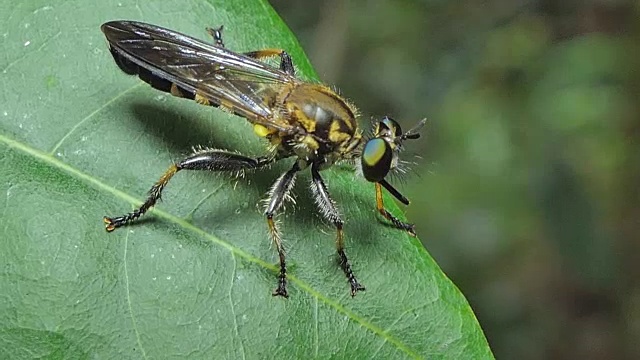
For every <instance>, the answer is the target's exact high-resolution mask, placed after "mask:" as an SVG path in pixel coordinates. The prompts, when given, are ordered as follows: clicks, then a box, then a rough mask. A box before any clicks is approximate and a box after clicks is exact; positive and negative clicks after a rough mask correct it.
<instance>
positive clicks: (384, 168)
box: [360, 138, 393, 182]
mask: <svg viewBox="0 0 640 360" xmlns="http://www.w3.org/2000/svg"><path fill="white" fill-rule="evenodd" d="M392 159H393V150H392V149H391V146H390V145H389V144H388V143H387V142H386V141H385V140H383V139H380V138H375V139H371V140H369V141H367V143H366V144H365V145H364V150H363V151H362V158H361V159H360V161H361V164H362V173H363V174H364V177H365V179H367V180H368V181H371V182H378V181H382V180H383V179H384V178H385V176H387V174H388V173H389V170H391V161H392Z"/></svg>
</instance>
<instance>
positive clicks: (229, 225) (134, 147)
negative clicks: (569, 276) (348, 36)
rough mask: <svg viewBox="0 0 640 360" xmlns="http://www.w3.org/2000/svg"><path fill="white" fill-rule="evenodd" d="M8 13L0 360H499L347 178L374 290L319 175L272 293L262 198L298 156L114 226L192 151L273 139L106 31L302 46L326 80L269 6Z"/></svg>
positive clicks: (210, 184) (243, 147)
mask: <svg viewBox="0 0 640 360" xmlns="http://www.w3.org/2000/svg"><path fill="white" fill-rule="evenodd" d="M0 14H1V15H0V19H1V22H2V24H3V27H2V34H1V35H2V38H1V40H0V41H2V49H1V50H2V51H1V53H2V57H1V59H0V69H1V70H2V72H1V73H0V77H1V79H2V84H3V88H2V96H1V101H0V148H1V150H0V151H2V152H1V154H2V155H1V156H0V163H1V165H2V172H1V173H0V194H1V195H0V204H2V205H3V206H2V208H1V210H0V214H2V215H1V219H0V224H1V225H2V236H1V238H0V294H1V295H0V298H1V299H2V300H1V301H0V358H10V357H11V358H27V357H29V358H32V357H54V358H66V359H74V358H88V357H91V358H178V357H180V358H182V357H186V356H190V357H194V358H201V357H203V358H240V357H246V358H308V357H317V358H330V357H333V358H373V357H376V358H454V359H464V358H467V359H481V358H492V355H491V351H490V350H489V347H488V345H487V342H486V340H485V338H484V336H483V334H482V332H481V330H480V327H479V325H478V323H477V321H476V319H475V317H474V315H473V313H472V311H471V309H470V307H469V305H468V303H467V302H466V300H465V299H464V297H463V296H462V294H461V293H460V292H459V291H458V289H456V287H455V286H454V285H453V284H452V283H451V282H450V281H449V280H448V279H447V278H446V276H445V275H444V274H443V273H442V271H441V270H440V269H439V268H438V266H437V265H436V264H435V262H434V261H433V259H432V258H431V257H430V256H429V255H428V254H427V253H426V251H425V250H424V248H423V247H422V245H421V244H420V242H419V241H418V240H417V239H415V238H411V237H409V236H408V235H406V234H404V233H402V232H400V231H397V230H395V229H391V228H390V227H388V226H385V225H384V224H383V223H382V222H381V221H380V220H379V219H378V216H377V214H376V211H375V201H374V189H373V186H372V185H371V184H368V183H366V182H365V181H363V180H361V179H359V178H356V177H354V175H353V173H352V172H350V171H347V170H346V169H341V168H335V169H329V170H327V171H326V172H325V178H326V181H327V183H328V186H329V188H330V191H331V192H332V194H333V197H334V198H335V199H336V201H337V202H338V204H339V206H340V208H341V210H342V212H343V213H344V216H345V219H346V226H345V232H346V241H347V253H348V254H349V256H350V258H351V260H352V264H353V267H354V270H355V271H356V274H357V275H358V276H359V280H360V281H361V282H362V283H363V284H364V285H366V286H367V291H366V292H364V293H360V294H358V296H356V297H355V298H351V296H350V295H349V287H348V284H347V282H346V279H345V278H344V275H343V274H342V271H341V270H340V268H339V267H338V266H337V264H336V260H335V248H334V244H333V242H334V236H335V233H334V229H333V228H332V227H331V226H330V225H327V224H325V223H323V222H322V221H321V220H320V218H319V217H318V216H317V215H315V214H316V212H315V208H314V205H313V202H312V201H311V199H310V197H309V195H308V186H306V185H305V183H307V182H308V180H309V177H308V174H307V175H305V176H302V177H301V178H299V180H298V186H297V187H296V194H297V196H298V197H297V205H296V206H295V211H293V210H294V209H292V207H291V206H289V208H287V209H286V210H287V211H286V212H285V213H284V214H282V215H281V216H280V220H281V222H282V229H283V231H284V238H285V244H286V247H287V250H288V261H289V264H290V266H289V273H290V278H289V279H290V285H289V294H290V298H289V299H282V298H274V297H272V296H271V291H272V289H273V288H274V287H275V285H276V271H277V267H276V266H275V264H276V262H277V257H276V254H275V251H274V249H272V246H271V244H270V243H269V240H268V236H267V232H266V222H265V220H264V218H263V216H262V215H261V206H260V205H259V200H260V199H261V198H263V197H264V194H265V192H266V191H267V189H268V188H269V186H270V184H271V182H272V181H273V180H274V179H275V178H276V177H277V176H278V174H279V171H282V170H283V169H285V168H286V167H287V166H288V163H286V161H285V163H286V164H282V165H280V166H276V167H274V168H273V169H271V170H269V171H266V172H260V173H258V174H255V175H251V176H249V177H248V178H247V179H245V180H239V181H235V180H229V179H228V178H227V177H225V176H223V175H220V174H214V173H205V172H198V173H188V172H181V173H179V174H178V175H177V176H176V177H175V178H174V180H173V181H172V182H171V184H170V185H169V186H168V187H167V190H166V192H165V196H164V202H163V203H162V204H160V205H159V206H158V207H157V208H156V209H154V210H153V211H151V212H150V213H149V214H148V215H147V216H145V220H144V221H140V222H139V223H138V224H136V225H135V226H130V227H127V228H123V229H118V230H117V231H115V232H113V233H107V232H106V231H105V230H104V224H103V223H102V216H104V215H120V214H122V213H125V212H127V211H130V210H131V209H132V208H133V207H134V206H136V205H138V204H140V202H141V201H142V200H143V199H144V197H145V194H146V191H147V190H148V188H149V187H150V185H151V184H152V183H153V182H154V181H156V180H157V178H158V177H159V176H160V175H161V174H162V172H163V171H164V170H165V169H166V168H167V167H168V165H169V164H170V163H171V161H174V160H177V159H180V157H181V156H182V155H184V154H186V153H188V152H189V150H190V147H191V146H192V145H198V144H200V145H205V146H215V147H219V148H227V149H234V150H238V151H242V152H244V153H248V154H253V155H256V154H260V153H261V151H264V144H263V143H261V142H260V140H259V139H258V138H257V137H256V136H255V135H254V134H253V132H252V130H251V127H250V126H249V124H248V123H247V122H246V121H244V120H242V119H240V118H237V117H234V116H231V115H227V114H224V113H222V112H221V111H219V110H217V109H212V108H207V107H204V106H198V105H197V104H195V103H193V102H190V101H186V100H182V99H178V98H173V97H171V96H167V95H165V94H163V93H159V92H157V91H154V90H153V89H151V88H150V87H149V86H147V85H146V84H143V83H142V82H140V81H139V80H137V79H136V78H134V77H129V76H126V75H124V74H123V73H122V72H121V71H120V70H118V68H117V67H116V65H115V64H114V62H113V60H112V58H111V56H110V54H109V52H108V50H107V46H106V41H105V39H104V37H103V35H102V33H101V32H100V30H99V26H100V24H102V23H103V22H105V21H108V20H115V19H133V20H141V21H145V22H149V23H153V24H158V25H161V26H165V27H169V28H173V29H176V30H178V31H180V32H184V33H187V34H192V35H194V36H197V37H200V38H203V39H205V38H207V34H206V32H205V31H204V28H205V26H215V25H218V24H224V25H225V33H224V35H225V42H226V44H227V46H228V47H229V48H231V49H236V50H238V51H248V50H254V49H257V48H264V47H281V48H284V49H287V50H289V51H290V53H291V54H292V57H293V59H294V61H295V63H296V64H297V66H298V69H299V71H300V72H301V73H303V74H304V75H306V76H308V77H310V78H315V75H314V73H313V71H312V69H311V67H310V65H309V62H308V61H307V59H306V58H305V56H304V54H303V52H302V50H301V49H300V46H299V45H298V43H297V42H296V40H295V39H294V37H293V36H292V35H291V33H290V31H289V30H288V29H287V27H286V26H285V25H284V24H283V22H282V21H281V20H280V19H279V18H278V16H277V15H276V14H275V13H274V11H273V10H272V9H271V7H270V6H269V5H268V4H267V3H266V2H263V1H243V2H241V1H236V2H231V1H222V0H220V1H205V0H188V1H168V0H165V1H147V2H145V1H140V2H126V1H124V0H123V1H121V2H118V1H111V0H109V1H80V0H72V1H60V2H53V3H52V2H48V1H47V2H46V1H27V2H22V1H15V2H10V1H4V2H3V3H2V4H0ZM386 203H387V205H388V206H389V207H390V208H391V211H393V212H394V213H396V214H399V213H400V210H399V209H398V208H397V207H396V206H395V205H394V204H393V202H392V201H391V199H389V198H387V202H386ZM430 241H436V240H430Z"/></svg>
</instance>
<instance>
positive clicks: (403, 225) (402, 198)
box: [376, 180, 416, 236]
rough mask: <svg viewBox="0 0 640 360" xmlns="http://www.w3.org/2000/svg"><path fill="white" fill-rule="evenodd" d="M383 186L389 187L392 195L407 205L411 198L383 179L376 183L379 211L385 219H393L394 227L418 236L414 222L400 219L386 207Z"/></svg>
mask: <svg viewBox="0 0 640 360" xmlns="http://www.w3.org/2000/svg"><path fill="white" fill-rule="evenodd" d="M383 186H384V188H385V189H387V191H389V193H391V195H393V196H394V197H395V198H396V199H398V200H400V202H402V203H403V204H405V205H409V199H407V198H406V197H405V196H404V195H402V194H400V192H399V191H398V190H396V189H395V188H394V187H393V186H391V184H389V183H388V182H387V181H386V180H382V181H380V182H377V183H376V207H377V208H378V212H379V213H380V215H382V216H384V218H385V219H387V220H389V221H391V223H392V224H393V226H394V227H396V228H398V229H401V230H404V231H406V232H408V233H409V235H411V236H416V231H415V228H414V225H413V224H409V223H406V222H403V221H400V220H399V219H398V218H396V217H395V216H393V215H391V213H390V212H388V211H387V209H385V208H384V203H383V202H382V187H383Z"/></svg>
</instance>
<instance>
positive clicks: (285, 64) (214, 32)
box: [207, 25, 296, 75]
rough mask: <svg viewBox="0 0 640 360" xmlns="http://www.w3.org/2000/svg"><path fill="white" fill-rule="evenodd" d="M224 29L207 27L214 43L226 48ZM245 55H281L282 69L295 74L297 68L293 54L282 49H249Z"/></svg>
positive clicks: (264, 56)
mask: <svg viewBox="0 0 640 360" xmlns="http://www.w3.org/2000/svg"><path fill="white" fill-rule="evenodd" d="M222 30H223V26H222V25H220V27H218V28H210V27H208V28H207V32H208V33H209V35H211V37H212V38H213V43H214V44H215V45H216V46H218V47H221V48H224V47H225V46H224V41H222ZM243 55H245V56H248V57H250V58H253V59H258V60H259V59H265V58H270V57H275V56H279V57H280V70H282V71H284V72H286V73H287V74H289V75H295V74H296V70H295V68H294V67H293V60H291V56H290V55H289V54H288V53H287V52H286V51H284V50H282V49H263V50H256V51H249V52H245V53H243Z"/></svg>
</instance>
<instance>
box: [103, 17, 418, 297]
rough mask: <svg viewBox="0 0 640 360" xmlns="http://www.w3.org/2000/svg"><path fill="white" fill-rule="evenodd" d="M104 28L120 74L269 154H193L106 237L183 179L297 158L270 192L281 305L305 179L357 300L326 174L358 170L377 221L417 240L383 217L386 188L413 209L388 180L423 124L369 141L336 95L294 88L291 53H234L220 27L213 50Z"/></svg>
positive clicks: (137, 25) (376, 129) (168, 36)
mask: <svg viewBox="0 0 640 360" xmlns="http://www.w3.org/2000/svg"><path fill="white" fill-rule="evenodd" d="M101 28H102V32H103V33H104V34H105V36H106V38H107V41H108V43H109V49H110V51H111V55H113V59H114V60H115V62H116V64H117V65H118V67H119V68H120V69H121V70H122V71H124V72H125V73H127V74H129V75H137V76H138V77H139V78H140V79H142V80H143V81H145V82H146V83H148V84H150V85H151V86H152V87H153V88H155V89H158V90H160V91H164V92H168V93H171V94H172V95H174V96H177V97H182V98H187V99H191V100H195V101H196V102H197V103H199V104H203V105H210V106H214V107H219V108H220V109H222V110H224V111H227V112H230V113H233V114H235V115H237V116H239V117H243V118H245V119H247V120H248V121H249V123H251V124H252V125H253V130H254V132H255V133H256V134H257V135H258V136H259V137H261V138H264V139H266V142H267V143H268V144H269V150H268V151H267V152H266V154H265V155H264V156H260V157H249V156H244V155H240V154H238V153H235V152H230V151H223V150H217V149H209V148H200V149H194V151H193V152H192V153H191V154H190V155H189V156H187V157H186V158H184V159H183V160H181V161H178V162H176V163H174V164H172V165H171V166H169V168H168V169H167V170H166V171H165V172H164V174H163V175H162V176H161V177H160V179H159V180H158V181H157V182H156V183H155V184H154V185H153V186H152V187H151V189H150V190H149V193H148V197H147V199H146V201H145V202H144V203H143V204H142V205H141V206H140V207H139V208H137V209H135V210H134V211H132V212H130V213H127V214H125V215H122V216H117V217H104V222H105V224H106V230H107V231H109V232H111V231H113V230H115V229H116V228H119V227H121V226H124V225H127V224H129V223H131V222H133V221H135V220H136V219H138V218H139V217H141V216H142V215H144V214H145V213H146V212H147V210H149V208H151V207H152V206H154V205H155V204H156V202H157V201H158V200H159V199H160V197H161V195H162V191H163V190H164V188H165V186H166V185H167V183H169V181H170V180H171V178H172V177H173V176H174V175H175V174H176V173H177V172H178V171H181V170H207V171H221V172H231V173H241V172H243V171H248V170H256V169H260V168H264V167H266V166H268V165H270V164H272V163H274V162H276V161H279V160H284V159H288V158H293V161H292V163H293V164H292V165H291V167H290V169H289V170H288V171H286V172H285V173H283V174H282V175H281V176H280V177H278V178H277V180H275V182H274V183H273V185H272V187H271V189H270V191H269V192H268V196H267V198H266V202H265V204H266V206H265V212H264V216H265V217H266V221H267V228H268V233H269V237H270V239H271V241H272V242H273V244H275V247H276V249H277V251H278V256H279V261H280V268H279V275H278V283H277V287H276V289H275V290H274V291H273V295H274V296H283V297H288V293H287V266H286V258H285V249H284V246H283V243H282V236H281V232H280V230H279V228H278V225H277V223H276V222H275V220H274V217H275V215H276V214H277V213H278V211H279V210H280V209H281V207H282V205H283V203H284V202H285V201H286V200H287V199H288V198H289V196H290V192H291V190H292V188H293V184H294V180H295V179H296V176H297V174H298V172H300V171H301V170H305V169H307V168H310V171H311V182H312V184H311V188H312V192H313V196H314V199H315V203H316V205H317V207H318V210H319V213H320V214H321V216H322V217H323V218H324V219H326V220H327V221H329V222H330V223H332V224H333V226H334V227H335V229H336V239H335V244H336V249H337V253H338V260H339V264H340V267H341V268H342V271H343V272H344V274H345V275H346V277H347V280H348V282H349V284H350V286H351V295H352V296H355V295H356V293H357V292H358V291H363V290H365V287H364V286H363V285H362V284H360V283H359V282H358V280H357V279H356V276H355V274H354V272H353V270H352V268H351V264H350V262H349V259H348V258H347V255H346V253H345V247H344V233H343V225H344V222H343V220H342V216H341V215H340V212H339V211H338V208H337V206H336V204H335V202H334V201H333V200H332V199H331V197H330V195H329V191H328V190H327V186H326V185H325V182H324V180H323V178H322V176H321V171H322V170H324V169H326V168H328V167H330V166H332V165H333V164H335V163H337V162H342V161H344V162H349V163H352V164H353V165H354V167H355V168H356V170H357V169H361V173H362V175H363V176H364V178H365V179H366V180H368V181H370V182H372V183H374V185H375V194H376V204H377V210H378V211H379V212H380V214H381V215H382V216H383V217H384V218H386V219H387V220H388V221H390V222H391V224H392V225H393V226H394V227H396V228H398V229H401V230H403V231H406V232H408V233H409V234H411V235H414V236H415V232H414V226H413V225H412V224H408V223H405V222H402V221H400V220H399V219H397V218H396V217H395V216H393V215H392V214H391V213H389V212H388V211H387V210H386V209H385V207H384V204H383V201H382V188H385V189H386V190H387V191H388V192H389V193H391V195H393V196H394V197H395V198H396V199H398V200H399V201H400V202H402V203H403V204H405V205H408V204H409V200H408V199H407V198H406V197H404V196H403V195H402V194H400V192H399V191H398V190H396V189H395V188H394V187H393V186H392V185H391V184H389V183H388V182H387V181H386V180H385V178H386V177H387V175H388V174H389V173H391V172H393V170H396V169H397V168H398V164H399V158H398V154H399V152H400V150H401V149H402V144H403V142H404V141H405V140H409V139H417V138H419V137H420V134H419V130H420V128H421V127H422V126H423V125H424V124H425V121H426V120H422V121H420V122H419V123H418V124H417V126H415V127H414V128H413V129H411V130H409V131H407V132H403V131H402V130H401V128H400V125H398V123H397V122H396V121H394V120H393V119H391V118H389V117H384V118H383V119H382V120H379V121H376V122H375V124H374V126H373V134H372V136H370V137H369V138H366V137H364V136H363V135H362V131H361V129H360V128H359V127H358V123H357V121H356V119H357V117H358V112H357V110H356V108H355V107H354V106H353V105H351V104H350V103H349V102H348V101H347V100H345V99H343V98H342V97H340V96H339V95H338V94H336V93H335V92H334V91H332V90H331V89H330V88H328V87H326V86H324V85H319V84H312V83H308V82H304V81H302V80H300V79H298V78H296V76H295V69H294V66H293V63H292V60H291V57H290V56H289V54H287V52H285V51H284V50H280V49H264V50H258V51H250V52H244V53H236V52H232V51H229V50H227V49H226V48H225V45H224V42H223V39H222V27H220V28H217V29H214V28H207V32H208V33H209V34H210V35H211V37H212V38H213V43H207V42H204V41H201V40H197V39H195V38H192V37H190V36H187V35H183V34H180V33H178V32H175V31H172V30H168V29H165V28H162V27H159V26H155V25H150V24H145V23H141V22H134V21H112V22H107V23H105V24H103V25H102V27H101ZM270 57H279V61H280V65H279V67H274V66H271V65H268V64H267V63H265V62H263V61H261V59H266V58H270Z"/></svg>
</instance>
